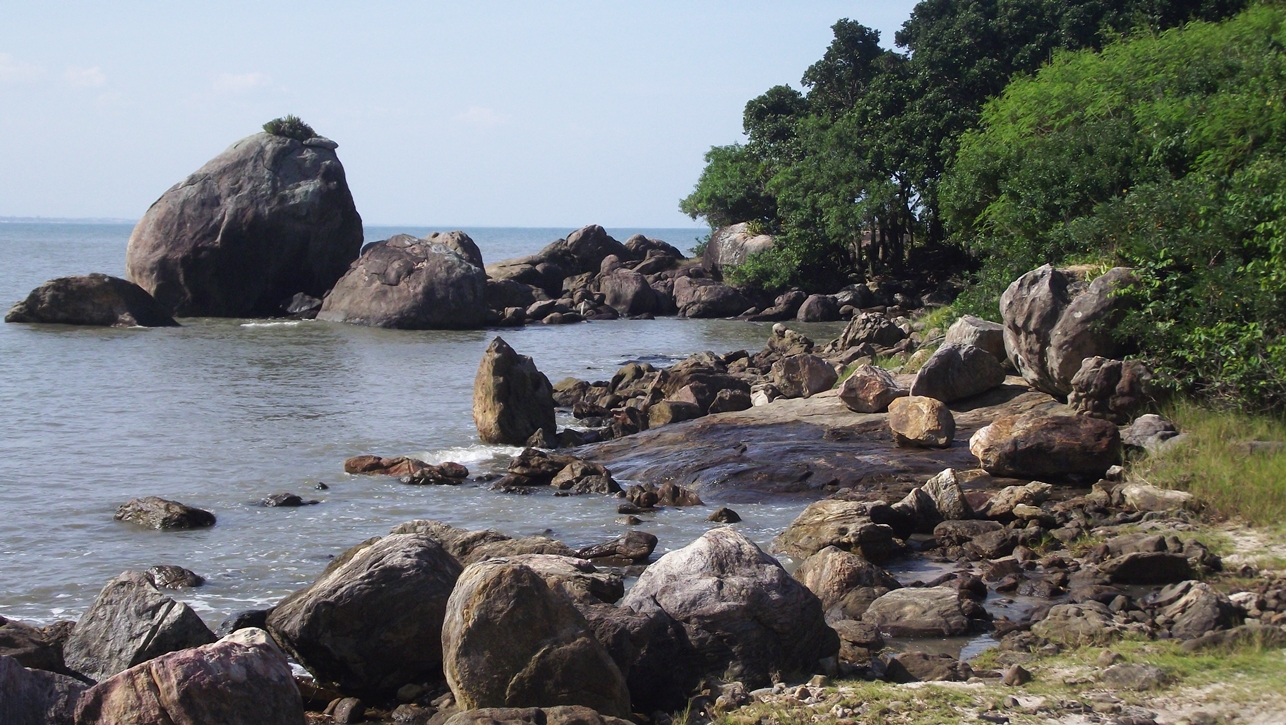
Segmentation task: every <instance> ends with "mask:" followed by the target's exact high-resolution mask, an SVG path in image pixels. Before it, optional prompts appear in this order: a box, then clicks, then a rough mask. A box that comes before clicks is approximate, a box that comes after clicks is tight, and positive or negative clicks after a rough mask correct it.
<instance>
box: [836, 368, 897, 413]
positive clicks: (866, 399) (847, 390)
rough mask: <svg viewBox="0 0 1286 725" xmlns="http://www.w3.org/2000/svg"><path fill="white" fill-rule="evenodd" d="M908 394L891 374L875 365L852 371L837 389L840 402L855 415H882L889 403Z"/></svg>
mask: <svg viewBox="0 0 1286 725" xmlns="http://www.w3.org/2000/svg"><path fill="white" fill-rule="evenodd" d="M908 394H909V391H907V389H906V388H904V387H902V386H900V385H898V383H897V380H896V379H894V377H893V374H892V373H890V372H889V371H888V370H885V369H884V368H881V367H877V366H875V365H862V366H861V367H859V368H858V369H856V370H854V371H853V374H852V375H849V376H848V378H846V379H845V380H844V383H843V384H842V385H840V388H839V398H840V400H842V401H844V405H845V406H846V407H847V408H848V409H849V410H851V411H854V412H857V413H883V412H884V411H886V410H888V407H889V404H890V403H892V402H893V401H894V400H897V399H898V398H901V397H905V396H906V395H908Z"/></svg>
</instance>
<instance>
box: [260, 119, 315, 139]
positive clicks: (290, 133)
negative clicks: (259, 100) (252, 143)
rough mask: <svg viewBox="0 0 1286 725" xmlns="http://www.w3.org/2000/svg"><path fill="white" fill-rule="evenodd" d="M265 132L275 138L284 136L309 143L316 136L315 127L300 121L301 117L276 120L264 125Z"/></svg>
mask: <svg viewBox="0 0 1286 725" xmlns="http://www.w3.org/2000/svg"><path fill="white" fill-rule="evenodd" d="M263 130H265V131H267V132H268V133H270V134H272V135H273V136H284V137H286V138H293V139H295V140H296V141H307V140H308V139H310V138H312V137H314V136H316V135H317V134H316V132H314V131H313V127H312V126H309V125H308V124H306V123H304V122H303V121H302V120H300V118H299V116H295V115H287V116H282V117H281V118H274V119H272V120H271V121H269V122H267V123H265V124H264V125H263Z"/></svg>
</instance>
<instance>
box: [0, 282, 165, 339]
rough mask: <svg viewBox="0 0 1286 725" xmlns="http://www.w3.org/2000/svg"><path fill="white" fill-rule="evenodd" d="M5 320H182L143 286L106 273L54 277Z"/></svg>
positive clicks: (140, 323)
mask: <svg viewBox="0 0 1286 725" xmlns="http://www.w3.org/2000/svg"><path fill="white" fill-rule="evenodd" d="M4 321H5V322H40V323H46V324H59V325H94V326H99V327H177V326H178V324H179V323H177V322H175V321H174V318H173V317H170V314H169V312H167V311H166V310H165V309H164V308H162V307H161V306H160V305H159V304H157V302H156V300H154V299H152V295H150V294H148V293H147V291H146V290H144V289H143V288H142V287H139V286H138V285H136V284H134V283H133V282H129V281H126V280H123V279H121V278H119V277H110V276H108V275H105V274H89V275H85V276H83V277H59V278H58V279H51V280H49V281H48V282H46V283H44V284H42V285H40V286H39V287H37V288H35V289H34V290H32V291H31V294H29V295H27V298H26V299H25V300H23V301H21V302H19V303H18V304H16V305H14V306H13V307H12V308H10V309H9V313H8V314H6V315H5V317H4Z"/></svg>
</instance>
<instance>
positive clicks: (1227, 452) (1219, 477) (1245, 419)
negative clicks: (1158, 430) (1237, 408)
mask: <svg viewBox="0 0 1286 725" xmlns="http://www.w3.org/2000/svg"><path fill="white" fill-rule="evenodd" d="M1163 412H1164V414H1165V415H1166V417H1168V418H1170V419H1171V420H1173V421H1174V422H1175V423H1176V424H1177V425H1178V427H1179V430H1180V431H1182V432H1183V433H1185V434H1186V435H1187V436H1188V440H1187V442H1186V443H1185V444H1184V445H1181V446H1178V447H1177V448H1175V449H1174V450H1171V451H1170V452H1168V453H1166V454H1164V455H1161V456H1147V457H1145V458H1142V459H1140V460H1138V461H1135V462H1134V463H1133V464H1132V466H1131V473H1132V474H1133V475H1134V476H1136V477H1138V478H1142V479H1144V480H1146V481H1148V482H1149V483H1151V484H1153V485H1155V486H1160V487H1162V488H1174V489H1179V490H1181V491H1188V492H1191V493H1192V494H1194V495H1196V496H1197V497H1198V498H1199V499H1201V501H1202V502H1203V503H1204V504H1205V505H1207V506H1208V507H1210V509H1211V510H1212V511H1213V512H1214V513H1215V514H1216V515H1218V516H1220V517H1224V518H1232V517H1240V518H1242V519H1244V520H1246V521H1247V522H1249V523H1252V524H1256V525H1260V526H1263V525H1271V524H1279V523H1280V522H1282V521H1284V520H1286V452H1283V451H1280V450H1279V451H1276V452H1273V451H1262V452H1254V453H1250V452H1247V450H1246V449H1245V447H1244V446H1243V445H1241V444H1243V443H1245V442H1247V441H1279V442H1280V441H1286V422H1283V421H1282V420H1281V419H1278V418H1272V417H1268V416H1259V415H1250V414H1246V413H1236V412H1227V411H1215V410H1211V409H1209V408H1205V407H1202V406H1200V405H1197V404H1195V403H1192V402H1188V401H1182V402H1178V403H1174V404H1172V405H1170V406H1168V407H1167V409H1166V410H1165V411H1163Z"/></svg>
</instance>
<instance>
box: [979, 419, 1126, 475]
mask: <svg viewBox="0 0 1286 725" xmlns="http://www.w3.org/2000/svg"><path fill="white" fill-rule="evenodd" d="M969 451H970V452H971V453H973V454H974V455H975V456H977V458H978V462H979V464H980V465H981V466H982V468H983V469H984V470H985V471H987V473H990V474H991V475H993V476H1010V477H1013V478H1023V477H1026V478H1046V477H1049V478H1081V477H1084V478H1092V479H1094V480H1097V479H1099V478H1101V477H1102V476H1103V474H1104V473H1106V472H1107V469H1108V468H1109V467H1111V466H1114V465H1116V464H1118V463H1120V462H1121V432H1120V430H1118V429H1117V427H1116V426H1114V425H1112V424H1111V423H1109V422H1108V421H1106V420H1101V419H1099V418H1090V417H1087V416H1080V415H1077V416H1067V415H1042V414H1040V413H1026V414H1022V415H1005V416H1001V417H999V418H997V419H996V420H994V421H992V423H991V425H988V426H986V427H984V428H979V429H978V431H977V432H976V433H974V434H973V437H972V438H970V439H969Z"/></svg>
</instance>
